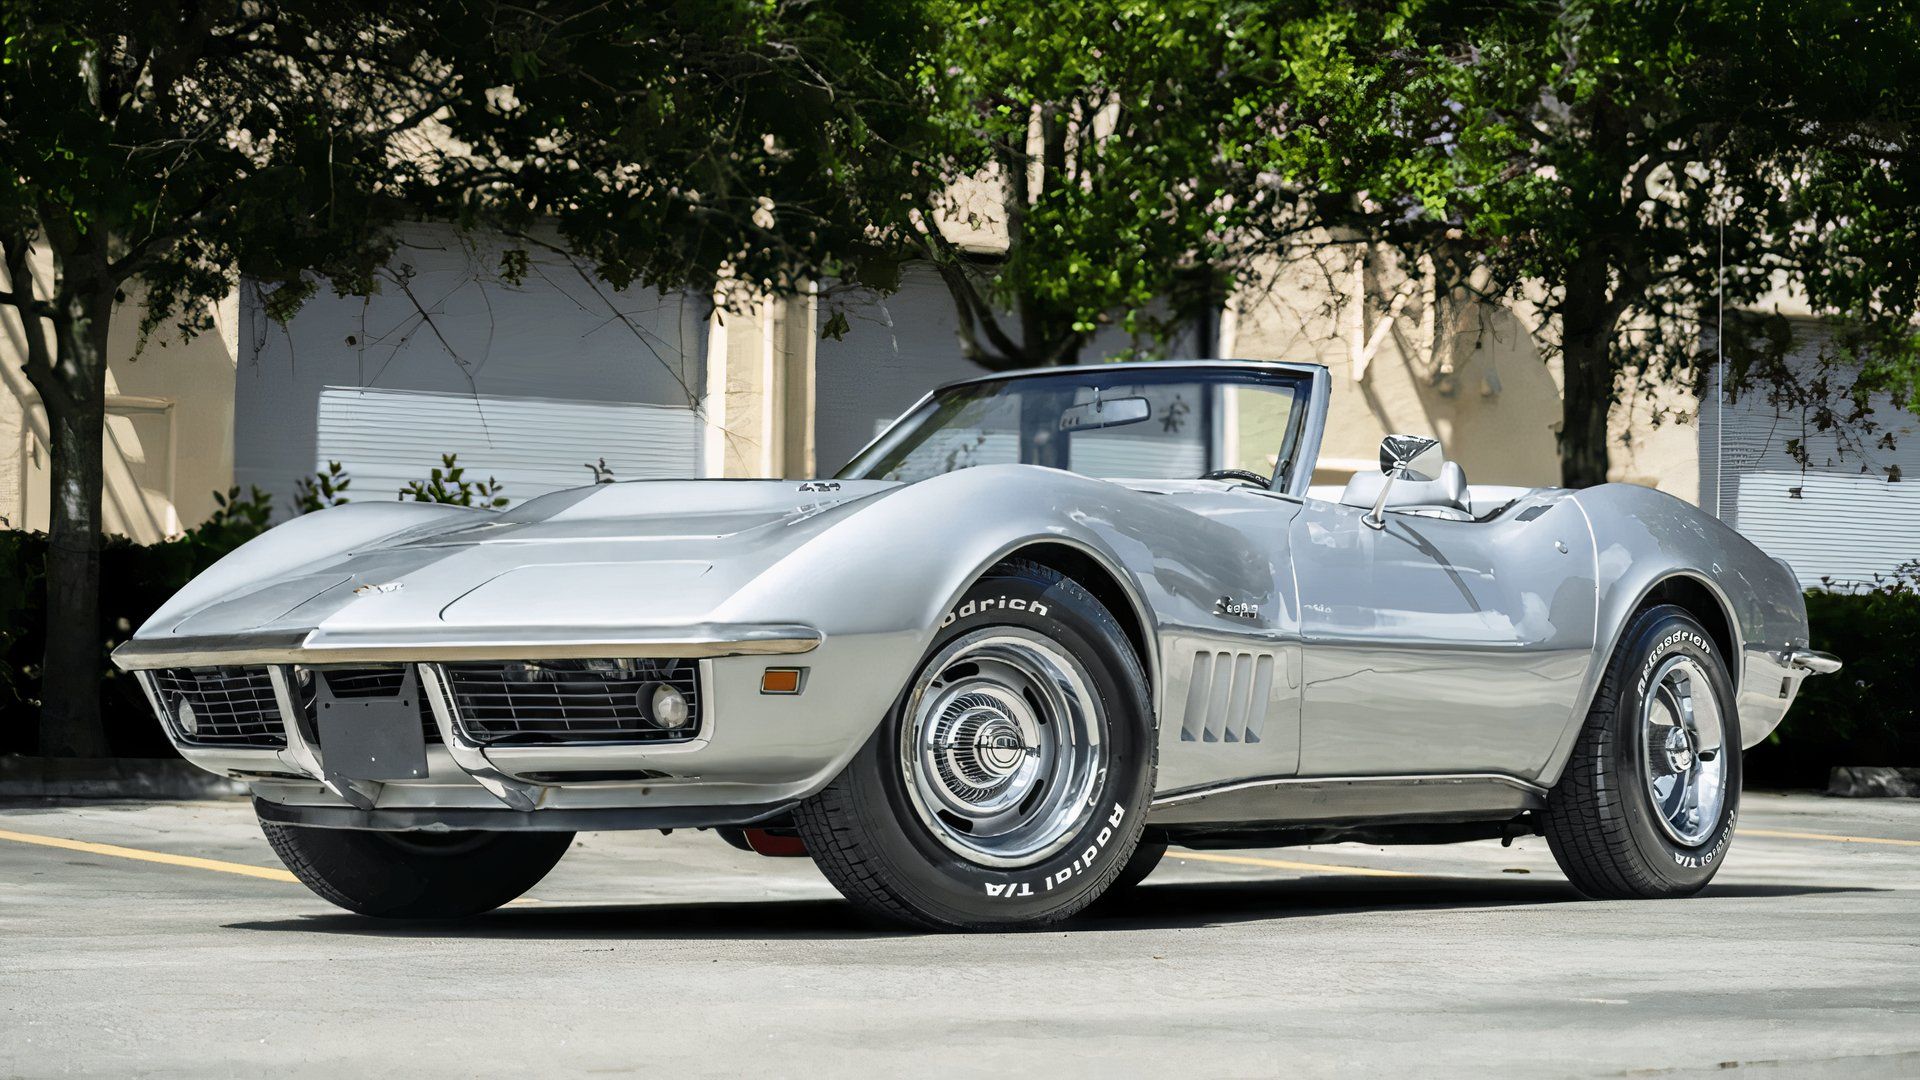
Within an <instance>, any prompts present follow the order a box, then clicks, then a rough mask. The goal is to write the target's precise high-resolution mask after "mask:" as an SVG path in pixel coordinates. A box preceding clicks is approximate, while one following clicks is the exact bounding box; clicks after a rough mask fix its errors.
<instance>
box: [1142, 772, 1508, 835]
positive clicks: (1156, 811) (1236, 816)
mask: <svg viewBox="0 0 1920 1080" xmlns="http://www.w3.org/2000/svg"><path fill="white" fill-rule="evenodd" d="M1545 798H1546V790H1545V789H1544V788H1542V787H1540V786H1539V785H1538V784H1534V783H1531V782H1529V781H1526V780H1522V779H1520V778H1519V777H1515V776H1508V775H1506V774H1504V773H1450V774H1449V773H1434V774H1428V775H1418V776H1284V777H1272V778H1268V779H1264V780H1250V781H1243V782H1240V783H1234V784H1222V785H1219V786H1217V787H1211V788H1205V789H1202V790H1190V791H1182V792H1175V793H1173V794H1171V795H1168V796H1164V797H1162V798H1160V799H1156V800H1155V801H1154V803H1153V805H1152V807H1151V808H1150V809H1149V810H1148V811H1147V824H1148V825H1149V826H1157V827H1161V828H1168V827H1174V828H1182V827H1184V828H1196V829H1201V830H1216V831H1232V830H1233V829H1236V828H1241V829H1244V828H1248V827H1253V828H1262V827H1272V826H1276V825H1286V826H1310V825H1324V824H1328V823H1333V822H1368V823H1375V824H1395V823H1398V824H1407V823H1417V822H1468V821H1502V820H1507V819H1511V818H1514V817H1516V816H1518V815H1520V814H1522V813H1524V812H1526V811H1528V810H1537V809H1539V808H1540V807H1541V806H1543V805H1545Z"/></svg>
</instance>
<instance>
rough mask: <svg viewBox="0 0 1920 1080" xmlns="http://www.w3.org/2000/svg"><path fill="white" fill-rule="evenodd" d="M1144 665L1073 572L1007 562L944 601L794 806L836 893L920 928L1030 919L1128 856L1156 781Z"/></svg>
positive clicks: (1071, 907) (1093, 893) (1057, 913)
mask: <svg viewBox="0 0 1920 1080" xmlns="http://www.w3.org/2000/svg"><path fill="white" fill-rule="evenodd" d="M1146 686H1147V682H1146V673H1145V671H1144V669H1143V666H1142V665H1141V663H1140V658H1139V656H1138V654H1137V653H1136V652H1135V650H1134V647H1133V645H1132V643H1131V642H1130V641H1129V640H1128V638H1127V635H1126V633H1125V631H1124V630H1122V628H1121V627H1120V624H1119V623H1117V622H1116V621H1115V620H1114V617H1113V615H1112V613H1111V612H1109V611H1108V610H1107V609H1106V608H1105V607H1104V606H1102V605H1101V603H1100V602H1099V601H1098V600H1096V599H1095V598H1094V597H1093V596H1092V595H1091V594H1089V593H1088V592H1087V591H1086V589H1084V588H1082V587H1081V586H1080V585H1079V584H1078V583H1077V582H1075V581H1073V580H1072V579H1070V578H1066V577H1064V576H1062V575H1061V574H1059V573H1058V572H1056V571H1054V570H1052V569H1049V568H1047V567H1043V566H1039V565H1036V564H1033V563H1029V562H1023V561H1008V562H1005V563H1002V564H1000V565H999V566H996V567H994V568H993V569H992V570H990V571H988V572H987V573H986V574H985V575H984V576H983V577H981V578H980V580H979V581H977V582H975V583H974V584H973V586H972V587H970V588H969V589H968V590H967V591H966V592H965V593H964V594H963V595H962V596H961V597H960V598H959V600H958V601H956V604H955V606H954V608H953V611H952V612H951V613H950V614H949V615H948V617H947V618H946V619H944V620H942V623H941V625H940V627H939V629H938V630H937V631H936V632H935V634H934V638H933V643H932V645H931V646H930V647H929V648H928V650H927V652H926V656H925V658H924V659H923V660H922V661H921V663H920V666H919V667H918V669H917V670H916V671H915V673H914V675H913V677H912V679H911V680H910V681H909V682H908V683H907V685H906V686H904V687H902V689H901V694H900V698H899V700H898V702H897V704H896V705H895V706H894V708H893V710H892V712H891V713H890V714H889V715H888V716H887V718H886V719H885V720H884V721H883V722H882V723H881V724H880V725H879V727H878V728H877V730H875V732H874V734H873V736H872V738H870V739H869V740H868V741H867V744H866V745H865V746H864V747H863V748H862V749H861V750H860V752H859V753H857V754H855V755H854V758H853V760H852V761H851V762H849V763H848V765H847V767H846V769H845V770H843V771H842V772H841V773H840V775H839V776H838V777H836V778H834V780H833V782H832V783H830V784H828V785H827V787H826V788H825V789H824V790H823V791H821V792H820V793H819V794H818V795H815V796H814V797H813V798H811V799H809V800H807V801H806V802H804V803H802V804H801V805H800V806H799V807H798V808H796V809H795V810H794V822H795V824H796V826H798V829H799V832H800V835H801V837H802V839H804V840H805V841H806V847H807V852H808V854H810V855H812V856H813V858H814V862H815V863H816V864H817V865H818V866H819V867H820V870H821V872H822V873H823V874H825V875H826V877H827V880H828V881H831V882H832V883H833V884H834V886H835V887H837V888H838V889H839V890H840V891H841V893H842V894H844V895H845V896H846V897H847V899H849V900H851V901H853V902H854V904H856V905H857V906H859V907H860V908H861V909H863V910H864V911H866V912H867V913H869V914H871V915H875V916H878V917H880V918H882V919H885V920H887V921H890V922H895V923H902V924H906V925H909V926H916V927H920V928H924V929H934V930H1014V929H1030V928H1033V927H1038V926H1045V925H1047V924H1049V923H1053V922H1058V921H1059V920H1061V919H1065V918H1067V917H1069V916H1071V915H1073V914H1074V913H1076V912H1078V911H1080V910H1081V909H1083V908H1085V907H1086V906H1087V905H1088V904H1089V903H1092V902H1093V901H1094V900H1095V899H1096V898H1098V897H1099V896H1100V894H1101V893H1102V892H1104V891H1105V890H1106V889H1107V888H1108V886H1110V885H1111V884H1112V883H1113V882H1114V880H1115V879H1116V878H1118V877H1119V875H1120V873H1121V872H1122V871H1123V870H1124V869H1125V868H1126V867H1127V865H1128V863H1129V859H1130V857H1131V856H1132V854H1133V851H1134V848H1135V846H1136V844H1137V843H1138V841H1139V839H1140V833H1141V828H1142V826H1143V825H1144V824H1145V819H1146V812H1147V804H1148V801H1149V799H1150V797H1151V793H1152V791H1153V772H1154V749H1155V746H1154V738H1153V716H1152V709H1151V706H1150V705H1149V704H1148V700H1147V691H1146Z"/></svg>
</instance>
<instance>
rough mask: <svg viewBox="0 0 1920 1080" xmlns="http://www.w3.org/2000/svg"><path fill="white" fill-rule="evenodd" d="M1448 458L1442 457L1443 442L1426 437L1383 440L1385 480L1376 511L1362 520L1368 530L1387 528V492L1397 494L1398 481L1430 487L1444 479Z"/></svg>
mask: <svg viewBox="0 0 1920 1080" xmlns="http://www.w3.org/2000/svg"><path fill="white" fill-rule="evenodd" d="M1446 460H1447V459H1446V457H1445V456H1444V455H1442V454H1441V453H1440V440H1439V439H1429V438H1427V437H1426V436H1424V435H1389V436H1387V437H1386V438H1384V439H1381V440H1380V472H1381V473H1382V474H1384V476H1385V479H1384V480H1382V482H1381V484H1380V495H1379V497H1378V498H1376V499H1374V500H1373V509H1372V510H1370V511H1368V512H1367V516H1366V517H1364V518H1362V519H1361V520H1362V521H1364V522H1366V523H1367V527H1368V528H1372V529H1384V528H1386V527H1387V518H1386V510H1387V492H1389V491H1392V490H1393V482H1394V481H1395V480H1401V479H1405V480H1412V481H1415V482H1417V483H1427V482H1429V481H1433V480H1438V479H1440V467H1441V466H1442V465H1445V464H1446Z"/></svg>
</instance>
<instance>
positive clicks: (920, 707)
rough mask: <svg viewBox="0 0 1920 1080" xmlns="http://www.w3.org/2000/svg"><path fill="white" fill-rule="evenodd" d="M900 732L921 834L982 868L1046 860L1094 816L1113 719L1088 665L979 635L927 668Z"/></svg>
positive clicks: (1060, 652)
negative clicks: (1108, 721) (1109, 721)
mask: <svg viewBox="0 0 1920 1080" xmlns="http://www.w3.org/2000/svg"><path fill="white" fill-rule="evenodd" d="M908 707H909V709H910V710H911V717H910V719H909V721H908V723H906V724H905V725H903V726H902V728H901V732H900V767H901V770H902V773H903V774H904V775H905V776H906V777H907V779H908V794H909V796H910V798H911V800H912V803H913V809H914V812H915V813H916V814H917V815H918V816H919V818H920V823H921V825H923V826H925V827H926V829H927V831H928V832H929V833H930V834H931V835H932V836H933V837H934V838H935V839H937V840H938V841H939V842H940V843H942V844H944V845H945V846H946V847H947V848H948V849H949V850H951V851H953V852H954V853H955V854H957V855H959V856H960V857H962V858H965V859H969V860H972V861H974V862H977V863H980V864H981V865H983V866H994V867H1003V868H1008V867H1019V866H1031V865H1033V864H1034V863H1037V862H1041V861H1044V860H1045V859H1046V858H1047V857H1048V856H1050V855H1053V854H1054V853H1056V852H1058V851H1059V850H1060V849H1061V848H1063V847H1065V846H1066V845H1067V843H1068V842H1069V841H1071V840H1072V839H1073V837H1074V835H1075V834H1076V833H1078V832H1079V831H1080V829H1081V828H1082V827H1084V826H1085V825H1086V823H1087V821H1088V820H1089V819H1090V818H1091V817H1092V816H1093V814H1094V810H1095V808H1094V805H1093V801H1092V796H1093V791H1094V788H1095V787H1096V786H1097V784H1098V782H1099V779H1100V775H1101V774H1102V773H1103V772H1104V771H1105V769H1106V743H1105V728H1106V717H1105V713H1104V710H1103V709H1102V707H1101V705H1100V703H1099V701H1097V700H1096V699H1095V697H1094V694H1093V691H1092V689H1091V687H1090V685H1089V679H1088V676H1087V674H1086V672H1085V670H1084V669H1083V668H1082V667H1081V665H1080V663H1079V661H1077V660H1075V659H1074V658H1073V656H1072V655H1070V654H1069V653H1068V652H1067V651H1066V650H1065V649H1064V648H1062V647H1061V646H1060V645H1059V644H1057V643H1056V642H1054V641H1052V640H1050V639H1048V638H1046V637H1044V636H1042V635H1040V634H1037V633H1034V632H1033V631H1031V630H1027V629H1024V628H1021V627H1013V626H998V627H987V628H984V629H981V630H976V631H973V632H972V633H969V634H967V635H966V636H964V637H962V638H960V639H958V640H956V641H954V642H952V643H951V644H949V645H948V646H947V647H946V648H945V649H943V650H941V652H940V653H939V654H938V655H937V656H935V657H934V658H933V660H932V661H931V662H929V663H928V664H927V665H926V667H925V668H923V669H922V673H921V676H920V679H919V680H918V682H917V684H916V685H915V687H914V691H913V694H912V697H911V698H910V700H909V705H908Z"/></svg>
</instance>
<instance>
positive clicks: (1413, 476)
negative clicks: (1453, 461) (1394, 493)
mask: <svg viewBox="0 0 1920 1080" xmlns="http://www.w3.org/2000/svg"><path fill="white" fill-rule="evenodd" d="M1444 464H1446V458H1445V457H1444V456H1442V455H1441V453H1440V440H1439V439H1429V438H1427V437H1426V436H1424V435H1389V436H1387V437H1386V438H1384V439H1381V440H1380V471H1381V472H1383V473H1386V474H1387V476H1388V478H1389V479H1391V480H1399V479H1406V480H1417V481H1420V482H1422V483H1425V482H1427V481H1430V480H1438V479H1440V466H1442V465H1444Z"/></svg>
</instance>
